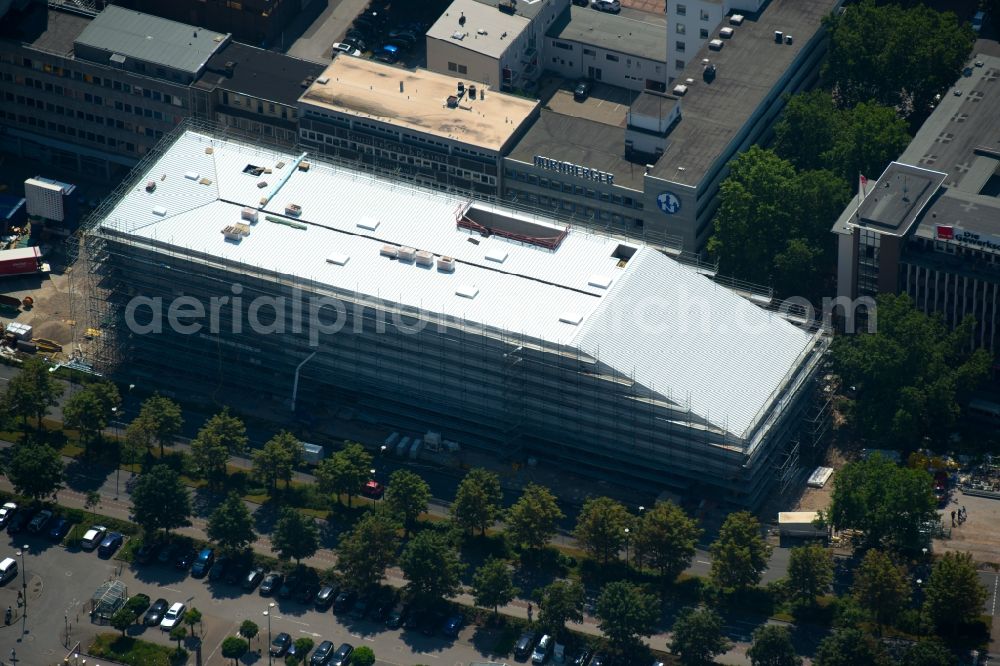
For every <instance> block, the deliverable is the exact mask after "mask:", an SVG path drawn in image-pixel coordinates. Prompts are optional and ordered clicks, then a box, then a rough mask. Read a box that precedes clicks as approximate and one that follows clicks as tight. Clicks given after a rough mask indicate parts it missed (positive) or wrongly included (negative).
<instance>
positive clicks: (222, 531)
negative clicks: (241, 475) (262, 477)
mask: <svg viewBox="0 0 1000 666" xmlns="http://www.w3.org/2000/svg"><path fill="white" fill-rule="evenodd" d="M253 527H254V522H253V516H251V515H250V510H249V509H247V506H246V504H244V503H243V500H242V499H241V498H240V496H239V495H237V494H236V493H229V495H228V496H227V497H226V499H225V501H224V502H222V504H220V505H219V506H218V507H216V509H215V511H213V512H212V515H211V516H210V517H209V519H208V538H209V539H211V540H212V541H214V542H215V543H217V544H218V545H219V547H220V548H221V549H222V550H223V551H224V552H226V553H230V554H232V553H238V552H240V551H243V550H245V549H246V547H247V546H249V545H250V544H251V543H253V542H254V541H256V540H257V534H256V533H255V532H254V529H253Z"/></svg>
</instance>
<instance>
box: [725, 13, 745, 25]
mask: <svg viewBox="0 0 1000 666" xmlns="http://www.w3.org/2000/svg"><path fill="white" fill-rule="evenodd" d="M744 18H745V17H744V16H743V14H733V15H732V16H730V17H729V25H743V19H744Z"/></svg>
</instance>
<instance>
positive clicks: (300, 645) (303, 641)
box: [295, 636, 316, 661]
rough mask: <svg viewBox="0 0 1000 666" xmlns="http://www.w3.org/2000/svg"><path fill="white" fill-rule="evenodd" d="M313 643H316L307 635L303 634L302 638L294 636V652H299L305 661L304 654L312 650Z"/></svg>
mask: <svg viewBox="0 0 1000 666" xmlns="http://www.w3.org/2000/svg"><path fill="white" fill-rule="evenodd" d="M314 645H316V643H315V642H314V641H313V639H311V638H309V637H308V636H303V637H302V638H296V639H295V654H301V655H302V660H303V661H305V657H306V655H307V654H309V653H310V652H312V649H313V646H314Z"/></svg>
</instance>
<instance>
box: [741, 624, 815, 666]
mask: <svg viewBox="0 0 1000 666" xmlns="http://www.w3.org/2000/svg"><path fill="white" fill-rule="evenodd" d="M747 658H749V659H750V664H751V666H800V665H801V664H802V659H801V658H799V656H798V655H796V654H795V646H794V645H792V635H791V633H790V632H789V631H788V628H787V627H782V626H779V625H776V624H765V625H763V626H760V627H758V628H757V629H756V630H755V631H754V632H753V643H752V644H751V645H750V647H749V648H748V649H747Z"/></svg>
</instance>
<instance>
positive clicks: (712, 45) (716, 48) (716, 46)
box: [708, 39, 725, 51]
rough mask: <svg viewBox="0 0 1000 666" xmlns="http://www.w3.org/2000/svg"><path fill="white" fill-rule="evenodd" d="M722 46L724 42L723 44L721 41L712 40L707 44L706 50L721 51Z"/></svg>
mask: <svg viewBox="0 0 1000 666" xmlns="http://www.w3.org/2000/svg"><path fill="white" fill-rule="evenodd" d="M724 45H725V42H723V41H722V40H721V39H713V40H712V41H710V42H709V43H708V48H710V49H712V50H713V51H721V50H722V47H723V46H724Z"/></svg>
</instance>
